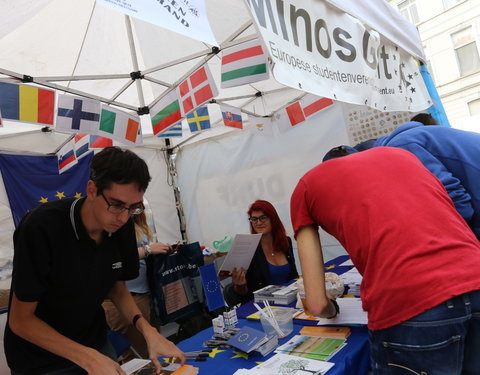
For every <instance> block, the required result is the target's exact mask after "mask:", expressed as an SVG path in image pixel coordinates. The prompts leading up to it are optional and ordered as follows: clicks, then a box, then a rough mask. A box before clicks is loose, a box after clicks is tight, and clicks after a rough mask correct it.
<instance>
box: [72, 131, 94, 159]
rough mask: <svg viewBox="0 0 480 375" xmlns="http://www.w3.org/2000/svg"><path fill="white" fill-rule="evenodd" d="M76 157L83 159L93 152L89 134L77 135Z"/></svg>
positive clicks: (75, 139)
mask: <svg viewBox="0 0 480 375" xmlns="http://www.w3.org/2000/svg"><path fill="white" fill-rule="evenodd" d="M73 140H74V142H75V147H74V149H75V157H76V158H77V160H78V159H81V158H83V157H85V156H86V155H87V154H88V153H89V152H90V151H91V150H90V148H89V146H90V135H89V134H75V137H74V139H73Z"/></svg>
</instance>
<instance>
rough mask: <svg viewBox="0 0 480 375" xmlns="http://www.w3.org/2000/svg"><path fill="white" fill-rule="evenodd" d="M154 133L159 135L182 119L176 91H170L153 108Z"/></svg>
mask: <svg viewBox="0 0 480 375" xmlns="http://www.w3.org/2000/svg"><path fill="white" fill-rule="evenodd" d="M150 113H151V118H152V129H153V134H155V135H157V134H159V133H161V132H162V131H164V130H166V129H168V128H169V127H170V126H172V125H173V124H175V123H177V122H178V121H180V120H181V119H182V113H181V111H180V102H179V100H178V96H177V93H176V91H172V92H169V93H168V94H167V95H165V96H164V97H163V98H162V99H160V101H159V102H158V103H157V104H155V105H154V106H153V107H152V108H151V109H150Z"/></svg>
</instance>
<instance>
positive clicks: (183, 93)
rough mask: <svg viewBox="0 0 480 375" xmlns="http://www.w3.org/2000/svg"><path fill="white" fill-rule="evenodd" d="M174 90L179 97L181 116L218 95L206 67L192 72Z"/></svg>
mask: <svg viewBox="0 0 480 375" xmlns="http://www.w3.org/2000/svg"><path fill="white" fill-rule="evenodd" d="M176 90H177V93H178V96H179V97H180V111H181V112H182V115H183V116H185V115H186V114H187V113H189V112H191V111H192V110H194V109H195V108H198V107H200V106H201V105H202V104H204V103H206V102H208V101H209V100H210V99H213V98H214V97H215V96H217V95H218V89H217V86H216V85H215V81H214V79H213V77H212V74H211V73H210V69H209V68H208V65H204V66H202V67H201V68H200V69H197V70H196V71H195V72H193V73H192V74H191V75H190V76H189V77H188V78H187V79H185V80H184V81H183V82H182V83H180V84H179V85H178V87H177V89H176Z"/></svg>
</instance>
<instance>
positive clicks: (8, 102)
mask: <svg viewBox="0 0 480 375" xmlns="http://www.w3.org/2000/svg"><path fill="white" fill-rule="evenodd" d="M54 109H55V92H54V91H52V90H45V89H41V88H38V87H33V86H28V85H17V84H15V83H7V82H0V110H1V111H2V115H3V118H5V119H8V120H18V121H26V122H34V123H37V124H45V125H53V114H54Z"/></svg>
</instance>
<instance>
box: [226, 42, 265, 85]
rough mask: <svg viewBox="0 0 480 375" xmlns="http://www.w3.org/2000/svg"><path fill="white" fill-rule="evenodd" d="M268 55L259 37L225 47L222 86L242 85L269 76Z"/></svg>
mask: <svg viewBox="0 0 480 375" xmlns="http://www.w3.org/2000/svg"><path fill="white" fill-rule="evenodd" d="M267 61H268V60H267V56H266V55H265V53H264V52H263V48H262V45H261V44H260V41H259V40H258V39H255V40H250V41H248V42H245V43H242V44H238V45H236V46H233V47H229V48H225V49H224V50H223V55H222V73H221V74H222V80H221V85H220V86H221V87H222V88H228V87H235V86H242V85H246V84H249V83H253V82H258V81H263V80H265V79H268V78H269V72H268V68H267Z"/></svg>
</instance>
